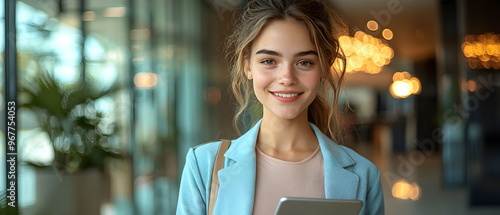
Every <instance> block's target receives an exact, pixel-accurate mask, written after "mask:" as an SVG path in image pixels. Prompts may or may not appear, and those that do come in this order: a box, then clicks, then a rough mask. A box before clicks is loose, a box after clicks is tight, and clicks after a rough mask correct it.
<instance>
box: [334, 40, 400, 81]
mask: <svg viewBox="0 0 500 215" xmlns="http://www.w3.org/2000/svg"><path fill="white" fill-rule="evenodd" d="M339 43H340V47H341V48H342V50H343V51H344V54H345V56H346V63H347V65H342V64H343V63H342V61H340V60H338V59H337V60H336V61H335V63H334V67H335V68H336V69H337V70H338V69H340V68H343V66H346V68H345V69H346V72H366V73H369V74H378V73H380V72H381V71H382V67H383V66H385V65H387V64H389V63H390V62H391V59H392V58H393V57H394V50H393V49H392V48H391V47H389V45H387V44H386V43H384V42H382V40H380V39H378V38H375V37H373V36H371V35H369V34H366V33H364V32H362V31H357V32H356V33H355V34H354V37H350V36H341V37H340V38H339Z"/></svg>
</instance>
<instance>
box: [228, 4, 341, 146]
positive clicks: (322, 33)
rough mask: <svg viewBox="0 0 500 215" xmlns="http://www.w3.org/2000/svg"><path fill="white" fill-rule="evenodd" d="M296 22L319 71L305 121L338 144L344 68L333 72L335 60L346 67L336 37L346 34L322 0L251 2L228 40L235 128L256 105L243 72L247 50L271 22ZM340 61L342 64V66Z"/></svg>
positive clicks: (339, 17) (338, 16)
mask: <svg viewBox="0 0 500 215" xmlns="http://www.w3.org/2000/svg"><path fill="white" fill-rule="evenodd" d="M283 19H295V20H297V21H299V22H300V23H303V24H304V25H305V26H306V28H307V29H308V31H309V32H310V37H311V39H312V42H313V43H314V45H315V46H316V49H317V51H318V55H319V60H320V68H321V73H322V74H321V85H322V87H321V90H320V92H319V93H318V95H317V96H316V98H315V99H314V101H313V102H312V103H311V105H309V108H308V113H307V115H308V120H309V121H310V122H312V123H314V124H315V125H316V126H318V128H319V129H320V130H321V131H322V132H323V133H324V134H326V135H327V136H328V137H330V138H331V139H333V140H334V141H336V142H339V141H341V133H343V132H342V125H341V121H340V118H341V114H340V111H339V109H338V100H339V96H340V91H341V88H342V83H343V80H344V73H345V66H341V67H340V68H341V69H340V70H335V69H334V68H333V67H332V64H333V63H334V61H335V60H336V59H338V60H340V62H341V65H346V64H345V56H344V54H343V52H342V50H341V49H340V46H339V41H338V37H339V36H341V35H344V34H347V30H348V28H347V24H345V23H346V22H345V20H344V19H343V18H342V16H340V14H339V13H338V12H337V11H336V10H335V8H334V7H333V6H332V5H331V4H329V3H328V2H326V1H321V0H253V1H250V2H249V3H248V4H247V5H246V7H245V9H244V11H243V13H242V15H241V17H240V19H239V22H238V25H237V27H236V30H235V32H234V33H233V34H232V35H231V36H230V37H228V42H229V43H228V45H229V48H230V50H231V52H230V53H228V54H229V56H231V64H232V68H231V78H232V82H231V87H232V91H233V94H234V96H235V99H236V101H237V102H238V104H237V111H236V114H235V117H234V125H235V128H236V129H237V131H238V132H240V130H241V129H240V125H241V118H242V117H243V116H246V115H247V114H249V112H248V109H249V108H251V106H253V105H255V104H256V103H257V102H255V101H256V98H255V95H254V93H253V90H252V83H251V81H250V80H248V79H247V77H246V76H245V72H244V63H245V61H249V59H250V51H251V50H250V49H251V47H252V43H253V41H254V40H255V39H256V38H257V36H258V35H259V33H260V32H261V31H262V29H264V27H266V26H267V25H268V24H269V23H270V22H271V21H274V20H283ZM342 62H343V64H342Z"/></svg>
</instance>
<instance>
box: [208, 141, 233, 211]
mask: <svg viewBox="0 0 500 215" xmlns="http://www.w3.org/2000/svg"><path fill="white" fill-rule="evenodd" d="M230 144H231V140H222V142H221V144H220V146H219V150H217V154H216V155H215V162H214V169H213V170H212V183H211V184H210V200H209V201H208V204H209V205H208V214H209V215H212V214H213V213H214V207H215V201H216V200H217V192H218V191H219V177H218V175H217V172H219V170H221V169H222V167H224V153H226V151H227V149H229V145H230Z"/></svg>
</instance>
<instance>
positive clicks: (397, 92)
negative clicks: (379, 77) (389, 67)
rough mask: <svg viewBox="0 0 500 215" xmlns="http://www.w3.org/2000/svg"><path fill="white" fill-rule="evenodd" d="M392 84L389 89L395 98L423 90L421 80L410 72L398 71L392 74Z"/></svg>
mask: <svg viewBox="0 0 500 215" xmlns="http://www.w3.org/2000/svg"><path fill="white" fill-rule="evenodd" d="M392 81H393V82H392V84H391V86H390V87H389V91H390V93H391V95H392V96H393V97H394V98H397V99H401V98H406V97H408V96H411V95H416V94H419V93H420V92H421V91H422V84H421V83H420V80H419V79H418V78H416V77H413V76H412V75H411V74H410V73H409V72H406V71H404V72H396V73H394V75H393V76H392Z"/></svg>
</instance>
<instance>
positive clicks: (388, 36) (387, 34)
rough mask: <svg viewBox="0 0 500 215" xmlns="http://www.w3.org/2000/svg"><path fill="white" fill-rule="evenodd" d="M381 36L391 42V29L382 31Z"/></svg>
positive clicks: (392, 35)
mask: <svg viewBox="0 0 500 215" xmlns="http://www.w3.org/2000/svg"><path fill="white" fill-rule="evenodd" d="M382 36H383V37H384V39H386V40H392V38H393V37H394V34H393V33H392V31H391V29H388V28H386V29H384V30H383V31H382Z"/></svg>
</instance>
